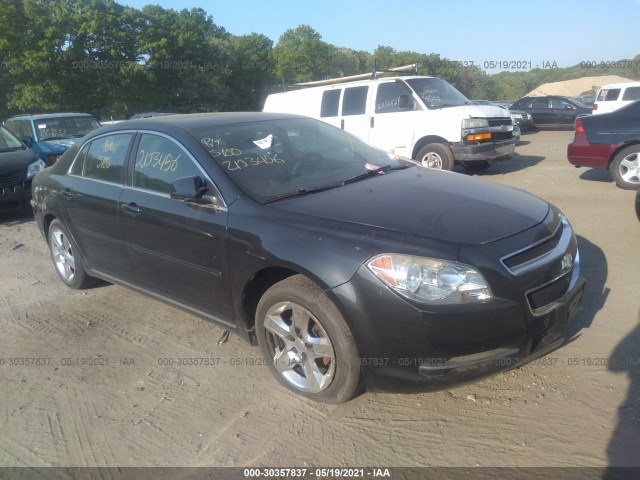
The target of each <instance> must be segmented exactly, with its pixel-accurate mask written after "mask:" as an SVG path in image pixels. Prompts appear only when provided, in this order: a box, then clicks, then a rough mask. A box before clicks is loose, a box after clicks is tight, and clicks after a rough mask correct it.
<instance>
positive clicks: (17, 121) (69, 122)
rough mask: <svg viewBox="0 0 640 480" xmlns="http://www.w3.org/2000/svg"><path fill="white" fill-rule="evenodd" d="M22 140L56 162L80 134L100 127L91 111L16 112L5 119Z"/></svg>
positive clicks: (48, 161) (48, 159)
mask: <svg viewBox="0 0 640 480" xmlns="http://www.w3.org/2000/svg"><path fill="white" fill-rule="evenodd" d="M5 126H6V127H7V128H8V129H9V130H11V131H12V132H13V133H14V135H16V136H17V137H18V138H20V140H22V141H23V142H24V143H25V144H27V146H29V147H30V148H31V149H32V150H33V151H34V152H36V153H37V154H38V156H39V157H40V158H41V159H42V160H44V161H45V162H47V165H53V164H54V163H56V160H58V158H59V157H60V155H62V154H63V153H64V152H66V151H67V149H68V148H69V147H70V146H71V145H73V144H74V143H75V142H76V141H77V140H78V139H79V138H82V137H84V136H85V135H86V134H87V133H89V132H91V131H92V130H95V129H96V128H98V127H100V124H99V123H98V121H97V120H96V119H95V118H94V117H92V116H91V115H89V114H88V113H46V114H41V115H17V116H15V117H11V118H10V119H9V120H7V121H6V122H5Z"/></svg>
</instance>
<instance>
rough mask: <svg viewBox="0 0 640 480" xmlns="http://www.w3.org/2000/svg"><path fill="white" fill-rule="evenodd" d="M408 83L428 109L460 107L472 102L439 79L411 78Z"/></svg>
mask: <svg viewBox="0 0 640 480" xmlns="http://www.w3.org/2000/svg"><path fill="white" fill-rule="evenodd" d="M406 82H407V83H408V84H409V86H410V87H411V88H412V89H413V91H414V92H416V93H417V94H418V96H419V97H420V98H421V99H422V101H423V102H424V104H425V105H426V106H427V107H428V108H446V107H458V106H460V105H470V104H471V101H470V100H469V99H468V98H467V97H465V96H464V95H463V94H461V93H460V92H459V91H458V90H456V89H455V88H454V87H452V86H451V85H450V84H449V83H447V82H445V81H444V80H441V79H439V78H410V79H407V80H406Z"/></svg>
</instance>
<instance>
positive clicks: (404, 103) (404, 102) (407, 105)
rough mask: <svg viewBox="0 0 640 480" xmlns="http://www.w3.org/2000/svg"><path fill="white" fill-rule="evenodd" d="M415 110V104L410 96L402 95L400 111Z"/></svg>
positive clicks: (399, 100)
mask: <svg viewBox="0 0 640 480" xmlns="http://www.w3.org/2000/svg"><path fill="white" fill-rule="evenodd" d="M411 108H413V102H412V101H411V100H410V99H409V95H400V96H399V97H398V109H400V110H409V109H411Z"/></svg>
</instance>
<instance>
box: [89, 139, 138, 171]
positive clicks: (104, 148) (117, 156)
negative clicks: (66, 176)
mask: <svg viewBox="0 0 640 480" xmlns="http://www.w3.org/2000/svg"><path fill="white" fill-rule="evenodd" d="M132 138H133V134H131V133H121V134H116V135H108V136H106V137H101V138H98V139H96V140H94V141H93V142H91V145H89V149H88V151H87V156H86V158H85V160H84V170H83V175H82V176H83V177H86V178H92V179H94V180H102V181H104V182H111V183H121V181H122V180H121V179H122V168H123V166H124V163H125V157H126V155H127V150H128V148H129V143H130V142H131V139H132Z"/></svg>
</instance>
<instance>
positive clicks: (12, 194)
mask: <svg viewBox="0 0 640 480" xmlns="http://www.w3.org/2000/svg"><path fill="white" fill-rule="evenodd" d="M30 199H31V182H23V183H21V184H20V185H14V186H11V187H3V188H1V189H0V209H2V210H7V209H12V208H15V209H22V208H24V207H26V206H27V205H28V203H29V200H30Z"/></svg>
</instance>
